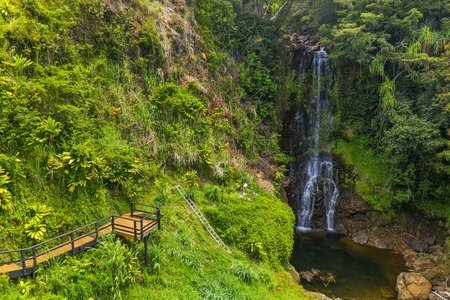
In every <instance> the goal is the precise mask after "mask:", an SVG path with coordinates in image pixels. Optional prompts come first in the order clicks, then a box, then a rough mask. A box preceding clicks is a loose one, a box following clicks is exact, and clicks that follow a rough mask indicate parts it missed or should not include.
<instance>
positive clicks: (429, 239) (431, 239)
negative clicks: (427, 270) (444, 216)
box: [423, 236, 436, 246]
mask: <svg viewBox="0 0 450 300" xmlns="http://www.w3.org/2000/svg"><path fill="white" fill-rule="evenodd" d="M423 242H424V243H425V244H427V245H428V246H433V245H434V243H436V238H435V237H434V236H432V237H427V238H424V239H423Z"/></svg>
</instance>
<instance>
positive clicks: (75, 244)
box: [0, 202, 161, 278]
mask: <svg viewBox="0 0 450 300" xmlns="http://www.w3.org/2000/svg"><path fill="white" fill-rule="evenodd" d="M136 207H149V206H148V205H145V204H139V203H134V202H133V203H131V205H130V213H129V214H124V215H122V216H114V215H113V216H109V217H106V218H103V219H100V220H97V221H96V222H94V223H91V224H88V225H85V226H83V227H80V228H77V229H75V230H73V231H70V232H67V233H65V234H62V235H60V236H57V237H55V238H52V239H50V240H47V241H45V242H42V243H39V244H36V245H34V246H31V247H29V248H23V249H17V250H10V251H3V252H0V274H5V273H6V274H8V275H9V277H10V278H15V277H21V276H27V275H33V276H34V275H35V272H36V270H37V266H38V265H41V264H45V262H47V261H49V260H50V259H52V258H56V257H59V256H63V255H75V254H77V253H80V252H83V251H84V250H85V249H86V248H88V247H94V246H95V245H97V243H98V237H99V236H101V235H105V234H107V233H109V232H112V231H113V232H115V233H116V234H118V235H120V236H123V237H125V238H128V239H132V240H134V241H139V242H144V243H145V263H146V264H147V263H148V259H147V239H148V235H149V234H150V233H151V232H153V231H155V230H157V229H160V227H161V211H160V208H157V209H156V210H155V211H146V210H140V209H137V208H136Z"/></svg>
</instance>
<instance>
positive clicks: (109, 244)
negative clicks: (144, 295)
mask: <svg viewBox="0 0 450 300" xmlns="http://www.w3.org/2000/svg"><path fill="white" fill-rule="evenodd" d="M94 251H96V252H97V257H98V259H97V261H96V264H97V265H98V268H99V269H100V271H101V272H102V273H103V274H105V277H104V280H105V283H106V286H108V287H109V290H110V291H111V294H112V298H111V299H122V289H123V288H124V287H126V286H128V285H129V284H132V283H135V282H136V279H137V278H138V277H139V276H141V270H140V269H139V267H138V261H137V254H136V253H135V252H133V251H132V250H130V249H129V248H128V247H127V246H125V245H123V244H122V243H121V242H120V240H114V236H113V235H108V236H106V238H105V239H104V240H103V241H102V243H101V244H100V246H99V247H98V248H96V249H94Z"/></svg>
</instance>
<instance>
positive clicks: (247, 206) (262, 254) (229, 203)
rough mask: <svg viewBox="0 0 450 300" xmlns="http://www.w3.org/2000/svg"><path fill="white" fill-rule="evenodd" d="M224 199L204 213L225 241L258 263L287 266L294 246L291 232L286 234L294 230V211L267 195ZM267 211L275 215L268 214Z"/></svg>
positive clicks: (235, 196)
mask: <svg viewBox="0 0 450 300" xmlns="http://www.w3.org/2000/svg"><path fill="white" fill-rule="evenodd" d="M224 198H225V199H224V203H221V204H218V205H217V206H216V208H209V209H208V210H206V211H205V213H206V215H207V216H208V217H209V219H210V220H211V221H212V222H213V224H214V225H215V227H217V228H218V233H219V234H220V235H221V236H222V237H223V238H224V240H225V241H226V242H227V243H229V244H231V245H234V246H235V247H237V248H238V249H241V250H243V251H245V252H246V253H248V255H249V256H250V257H252V258H254V259H255V260H257V261H265V262H269V263H271V264H282V265H285V266H287V265H288V263H289V257H290V253H291V251H292V245H293V244H292V231H288V232H286V231H285V230H286V229H287V228H293V222H294V217H293V215H292V211H291V209H290V208H289V207H287V206H286V205H285V204H284V203H282V202H281V201H279V200H277V199H276V198H274V197H273V196H269V195H267V194H265V193H264V192H261V194H260V195H256V194H255V195H254V196H252V195H248V196H247V195H242V196H239V195H238V194H227V195H225V196H224ZM268 207H270V209H271V211H272V212H273V213H270V214H268V213H266V209H267V208H268ZM244 216H245V217H244ZM289 225H292V227H290V226H289ZM292 230H293V229H292Z"/></svg>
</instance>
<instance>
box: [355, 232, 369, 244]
mask: <svg viewBox="0 0 450 300" xmlns="http://www.w3.org/2000/svg"><path fill="white" fill-rule="evenodd" d="M353 241H354V242H355V243H358V244H361V245H365V244H367V242H368V241H369V237H368V236H367V233H366V232H365V230H359V231H358V233H357V234H356V235H355V236H354V238H353Z"/></svg>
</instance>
